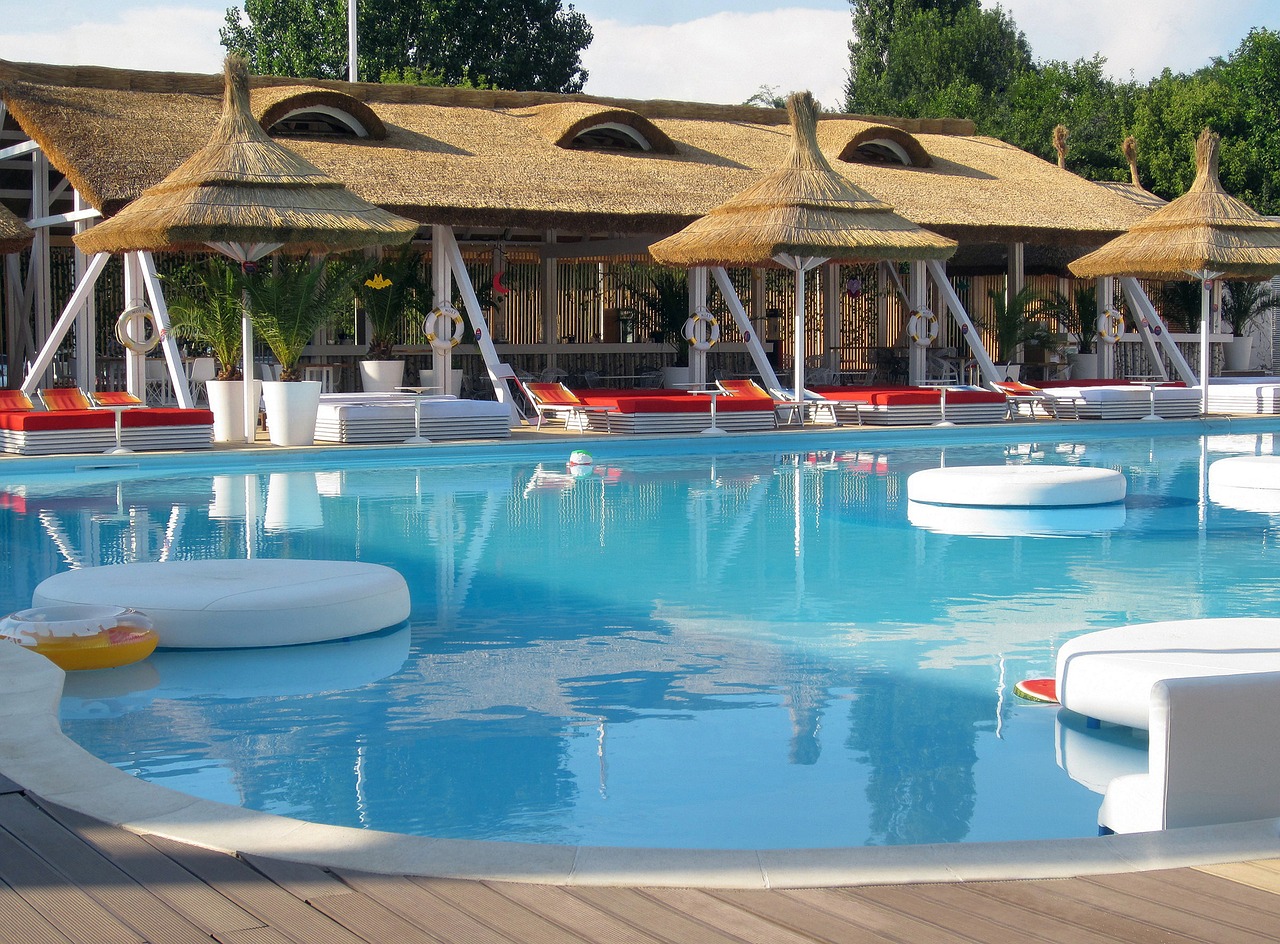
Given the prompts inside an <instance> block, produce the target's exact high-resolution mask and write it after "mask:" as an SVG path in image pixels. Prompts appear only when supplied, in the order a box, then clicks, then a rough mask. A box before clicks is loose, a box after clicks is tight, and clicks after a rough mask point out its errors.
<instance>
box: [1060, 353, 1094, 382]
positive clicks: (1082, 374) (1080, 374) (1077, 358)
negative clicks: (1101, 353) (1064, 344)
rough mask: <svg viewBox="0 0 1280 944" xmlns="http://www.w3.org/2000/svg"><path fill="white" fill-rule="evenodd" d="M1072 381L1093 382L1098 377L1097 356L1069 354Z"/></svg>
mask: <svg viewBox="0 0 1280 944" xmlns="http://www.w3.org/2000/svg"><path fill="white" fill-rule="evenodd" d="M1067 360H1069V361H1070V362H1071V379H1072V380H1094V379H1096V378H1097V377H1098V355H1097V354H1069V355H1068V356H1067Z"/></svg>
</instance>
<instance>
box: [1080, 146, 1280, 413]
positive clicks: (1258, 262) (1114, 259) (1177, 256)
mask: <svg viewBox="0 0 1280 944" xmlns="http://www.w3.org/2000/svg"><path fill="white" fill-rule="evenodd" d="M1069 268H1070V269H1071V271H1072V273H1073V274H1075V275H1077V276H1080V277H1081V278H1100V277H1102V276H1108V275H1120V276H1130V277H1133V278H1139V279H1153V280H1163V281H1175V280H1185V279H1188V278H1191V279H1197V280H1199V281H1200V283H1201V291H1200V387H1201V394H1200V405H1201V411H1202V412H1206V413H1207V412H1208V410H1209V309H1210V302H1209V291H1210V289H1209V286H1208V284H1207V283H1208V282H1210V281H1211V280H1213V279H1218V278H1229V279H1249V280H1253V279H1264V278H1269V277H1270V276H1273V275H1275V274H1277V273H1280V223H1273V222H1271V221H1270V220H1267V219H1265V218H1264V217H1262V216H1259V215H1258V214H1257V213H1255V212H1254V211H1253V210H1252V209H1251V208H1250V207H1248V206H1247V205H1245V204H1244V203H1242V202H1240V201H1239V200H1237V199H1236V198H1235V197H1233V196H1231V195H1230V194H1229V193H1227V192H1226V191H1225V190H1223V189H1222V184H1221V183H1219V181H1218V135H1216V134H1214V133H1213V132H1211V131H1210V130H1209V129H1208V128H1206V129H1204V131H1202V132H1201V133H1200V137H1199V139H1198V140H1197V141H1196V179H1195V180H1194V181H1193V182H1192V184H1191V187H1190V189H1188V190H1187V192H1186V193H1184V194H1183V195H1182V196H1180V197H1178V199H1176V200H1174V201H1173V202H1172V203H1169V204H1167V205H1166V206H1163V207H1161V208H1160V209H1158V210H1156V211H1155V212H1154V213H1152V214H1151V215H1150V216H1148V217H1147V218H1146V219H1145V220H1143V221H1141V222H1140V223H1136V224H1134V225H1133V226H1132V227H1130V228H1129V230H1128V232H1126V233H1125V234H1124V235H1123V236H1117V237H1116V238H1115V239H1113V240H1111V242H1109V243H1107V244H1106V245H1105V246H1103V247H1101V248H1100V249H1095V250H1094V251H1093V252H1091V253H1089V254H1088V255H1086V256H1081V257H1080V258H1079V259H1077V260H1075V261H1074V262H1072V263H1070V265H1069Z"/></svg>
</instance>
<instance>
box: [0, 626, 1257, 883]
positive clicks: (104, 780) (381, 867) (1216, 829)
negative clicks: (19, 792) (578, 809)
mask: <svg viewBox="0 0 1280 944" xmlns="http://www.w3.org/2000/svg"><path fill="white" fill-rule="evenodd" d="M63 678H64V673H63V672H62V670H61V669H59V668H57V667H56V666H55V665H54V664H53V663H51V662H49V661H48V660H47V659H45V658H44V657H43V656H40V655H37V654H35V653H34V652H31V651H28V650H25V649H23V648H21V647H20V646H16V645H3V644H0V718H3V719H4V723H3V724H0V773H2V774H4V775H5V776H7V777H9V778H10V779H12V780H14V781H16V782H17V783H18V784H20V785H21V786H23V787H24V788H26V789H27V790H29V791H31V792H32V793H35V794H37V795H38V796H40V797H43V798H44V799H46V800H49V801H51V802H53V803H56V804H59V805H61V806H64V807H68V808H70V809H72V810H76V811H78V812H80V813H84V814H85V815H87V816H91V817H93V818H95V819H98V820H102V821H104V822H107V823H111V824H113V825H117V826H121V827H123V828H125V829H128V830H130V831H132V832H135V833H142V834H148V835H156V836H164V837H167V838H170V839H175V840H178V841H180V842H185V843H190V844H191V845H195V846H200V847H202V848H207V849H214V850H217V851H220V852H226V853H230V854H236V853H249V854H254V855H260V856H269V857H273V858H277V859H284V860H288V861H293V862H303V863H307V864H310V865H316V866H331V867H336V868H342V869H351V870H358V871H365V872H376V873H382V874H395V875H400V874H407V875H423V876H433V877H439V878H461V879H492V880H495V881H513V882H531V883H537V884H550V885H597V886H598V885H648V886H668V887H672V886H674V887H703V888H756V889H759V888H817V887H830V886H840V885H876V884H892V883H903V882H951V881H977V880H987V881H990V880H1002V879H1037V878H1063V877H1067V876H1074V875H1101V874H1110V873H1117V872H1136V871H1144V870H1148V869H1165V868H1175V867H1180V866H1191V865H1209V864H1215V863H1222V862H1240V861H1246V860H1251V859H1269V858H1280V820H1261V821H1257V822H1251V823H1234V824H1230V825H1225V826H1213V827H1199V828H1194V829H1177V830H1168V831H1166V832H1159V833H1137V834H1131V835H1127V836H1106V837H1098V838H1090V839H1053V840H1042V841H1025V842H998V843H945V844H935V845H921V846H873V847H855V848H845V849H741V850H720V849H632V848H605V847H597V846H557V845H539V844H534V843H508V842H482V841H471V840H461V839H431V838H425V837H421V836H405V835H400V834H397V833H386V832H379V831H377V830H367V829H355V828H351V827H346V826H324V825H320V824H317V823H308V822H305V821H303V820H297V819H291V818H289V817H285V816H275V815H273V814H270V813H258V812H254V811H252V810H246V809H243V808H241V807H236V806H230V805H227V804H224V803H215V802H212V801H209V800H199V799H196V798H195V797H192V796H189V795H187V794H185V793H179V792H178V791H176V790H170V789H168V788H167V787H160V786H156V785H155V784H152V783H147V782H145V781H142V780H138V779H136V778H134V777H131V776H129V775H128V774H126V773H124V772H122V771H120V770H117V769H116V768H114V767H112V766H111V765H109V764H107V763H105V762H103V761H101V760H98V759H97V758H96V757H94V756H93V755H91V754H89V753H88V752H86V751H85V750H83V749H82V748H81V747H80V746H79V745H77V744H75V743H74V742H73V741H71V740H70V739H69V738H67V737H66V736H65V735H64V734H63V733H62V728H61V726H60V724H59V721H58V702H59V700H60V699H61V697H62V681H63Z"/></svg>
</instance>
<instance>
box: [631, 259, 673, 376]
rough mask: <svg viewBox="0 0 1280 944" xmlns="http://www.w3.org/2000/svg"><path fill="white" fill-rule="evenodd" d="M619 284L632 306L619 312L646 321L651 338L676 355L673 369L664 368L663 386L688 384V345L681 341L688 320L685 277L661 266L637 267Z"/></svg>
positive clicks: (670, 367) (671, 367)
mask: <svg viewBox="0 0 1280 944" xmlns="http://www.w3.org/2000/svg"><path fill="white" fill-rule="evenodd" d="M622 284H623V288H624V290H625V291H626V292H627V294H628V295H629V296H630V298H631V300H632V302H633V304H632V305H631V306H628V307H627V308H624V309H622V311H624V312H630V313H632V314H633V315H640V316H645V317H647V318H648V319H649V321H650V323H651V324H652V325H653V328H652V336H653V337H656V338H660V339H661V340H662V341H664V342H666V343H667V344H669V345H670V346H671V347H672V349H673V350H674V351H675V359H674V362H673V363H672V365H671V366H669V367H664V368H663V377H664V379H663V385H664V386H667V387H672V386H675V385H677V384H680V383H686V384H687V383H688V382H689V342H688V341H686V340H685V337H684V323H685V321H686V320H688V318H689V283H688V275H687V273H685V272H684V271H683V270H678V269H666V268H662V267H661V266H636V267H634V268H633V269H632V270H631V271H630V272H628V273H626V274H625V275H624V276H623V283H622Z"/></svg>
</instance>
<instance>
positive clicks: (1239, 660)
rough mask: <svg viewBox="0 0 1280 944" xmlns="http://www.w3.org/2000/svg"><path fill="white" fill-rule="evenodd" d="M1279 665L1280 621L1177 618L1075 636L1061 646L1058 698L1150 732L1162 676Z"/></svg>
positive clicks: (1235, 671)
mask: <svg viewBox="0 0 1280 944" xmlns="http://www.w3.org/2000/svg"><path fill="white" fill-rule="evenodd" d="M1275 671H1280V619H1267V618H1235V619H1202V620H1174V621H1170V622H1163V623H1141V624H1137V625H1134V626H1118V627H1116V628H1114V629H1104V630H1101V631H1099V632H1096V633H1086V634H1085V635H1083V636H1077V637H1076V638H1075V639H1072V640H1070V641H1068V642H1066V643H1064V644H1063V645H1062V647H1061V648H1060V649H1059V650H1058V666H1057V672H1056V678H1057V683H1058V700H1059V701H1060V702H1061V703H1062V705H1063V707H1064V708H1069V709H1070V710H1071V711H1074V712H1076V713H1078V714H1082V715H1084V716H1085V717H1088V718H1094V719H1096V720H1098V721H1109V722H1111V723H1113V724H1125V725H1128V726H1129V727H1132V728H1139V729H1142V730H1144V731H1145V730H1147V727H1148V725H1149V724H1150V721H1149V714H1150V710H1151V709H1150V700H1151V688H1152V686H1153V685H1155V683H1156V682H1160V681H1164V680H1166V679H1175V678H1198V677H1201V676H1211V675H1218V676H1226V675H1247V674H1252V673H1255V672H1275Z"/></svg>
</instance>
